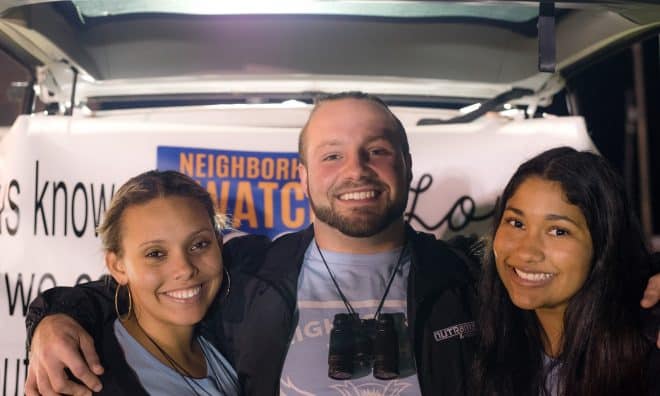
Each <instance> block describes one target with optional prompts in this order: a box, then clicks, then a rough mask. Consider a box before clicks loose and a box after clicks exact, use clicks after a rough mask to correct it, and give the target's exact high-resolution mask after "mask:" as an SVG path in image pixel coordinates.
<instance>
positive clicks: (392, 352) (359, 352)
mask: <svg viewBox="0 0 660 396" xmlns="http://www.w3.org/2000/svg"><path fill="white" fill-rule="evenodd" d="M372 366H373V374H374V377H376V378H378V379H381V380H391V379H395V378H398V377H399V338H398V336H397V332H396V328H395V322H394V315H393V314H380V315H378V317H377V318H376V319H360V317H359V315H358V314H355V313H353V314H351V313H341V314H336V315H335V317H334V320H333V329H332V331H331V332H330V349H329V351H328V376H329V377H330V378H333V379H336V380H347V379H351V378H355V377H358V376H361V375H364V374H366V373H368V372H370V371H371V368H372Z"/></svg>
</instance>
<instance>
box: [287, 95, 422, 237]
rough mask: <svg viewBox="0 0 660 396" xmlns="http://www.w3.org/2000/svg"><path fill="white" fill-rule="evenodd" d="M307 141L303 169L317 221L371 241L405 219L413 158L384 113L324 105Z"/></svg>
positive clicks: (350, 103) (374, 107)
mask: <svg viewBox="0 0 660 396" xmlns="http://www.w3.org/2000/svg"><path fill="white" fill-rule="evenodd" d="M304 139H305V143H304V147H305V165H300V169H299V170H300V175H301V176H300V177H301V182H302V184H303V187H304V188H305V190H306V191H307V196H308V198H309V201H310V204H311V206H312V210H313V212H314V215H315V217H316V220H315V221H319V222H322V223H324V224H326V225H328V226H330V227H332V228H334V229H337V230H339V231H340V232H341V233H342V234H345V235H348V236H351V237H370V236H373V235H375V234H378V233H379V232H381V231H383V230H384V229H386V228H387V227H388V226H389V225H391V224H392V223H394V222H395V221H398V220H400V219H401V216H402V215H403V211H404V210H405V207H406V203H407V198H408V185H409V183H410V160H409V158H410V157H409V156H408V155H404V153H403V152H402V149H401V142H400V141H399V138H398V136H397V133H396V125H395V123H394V120H393V119H392V117H391V115H390V114H388V113H387V111H386V110H385V109H383V108H382V107H381V106H379V105H378V104H376V103H372V102H370V101H368V100H359V99H353V98H346V99H337V100H330V101H327V102H324V103H322V104H321V105H320V106H319V107H318V108H317V109H316V110H315V111H314V113H313V115H312V117H311V119H310V120H309V122H308V124H307V129H306V131H305V136H304Z"/></svg>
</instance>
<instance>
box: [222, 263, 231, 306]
mask: <svg viewBox="0 0 660 396" xmlns="http://www.w3.org/2000/svg"><path fill="white" fill-rule="evenodd" d="M222 269H223V270H224V271H225V279H227V291H225V296H224V297H223V298H224V299H227V296H229V290H231V277H230V276H229V271H227V268H224V267H223V268H222ZM223 283H224V282H223Z"/></svg>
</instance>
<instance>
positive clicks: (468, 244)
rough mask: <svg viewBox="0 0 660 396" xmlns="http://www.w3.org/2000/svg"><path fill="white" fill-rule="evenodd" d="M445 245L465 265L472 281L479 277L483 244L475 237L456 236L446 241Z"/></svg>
mask: <svg viewBox="0 0 660 396" xmlns="http://www.w3.org/2000/svg"><path fill="white" fill-rule="evenodd" d="M447 245H449V247H450V248H451V249H452V250H453V251H454V253H455V254H456V255H457V256H458V257H459V258H460V259H461V261H463V263H465V266H466V267H467V269H468V271H469V272H470V275H471V276H472V278H473V279H479V278H480V277H481V263H482V259H483V252H484V249H485V244H484V242H483V241H482V240H481V239H479V238H478V237H477V236H476V235H468V236H465V235H457V236H455V237H453V238H451V239H449V240H448V241H447Z"/></svg>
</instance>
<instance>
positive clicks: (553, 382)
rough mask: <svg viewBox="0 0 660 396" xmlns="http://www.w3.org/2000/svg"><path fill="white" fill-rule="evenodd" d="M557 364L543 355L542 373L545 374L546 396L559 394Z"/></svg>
mask: <svg viewBox="0 0 660 396" xmlns="http://www.w3.org/2000/svg"><path fill="white" fill-rule="evenodd" d="M559 366H560V365H559V363H558V362H557V360H556V359H553V358H551V357H550V356H548V355H546V354H545V353H544V354H543V372H544V373H545V391H546V392H547V394H548V395H552V396H557V395H558V394H559V393H558V392H559Z"/></svg>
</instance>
